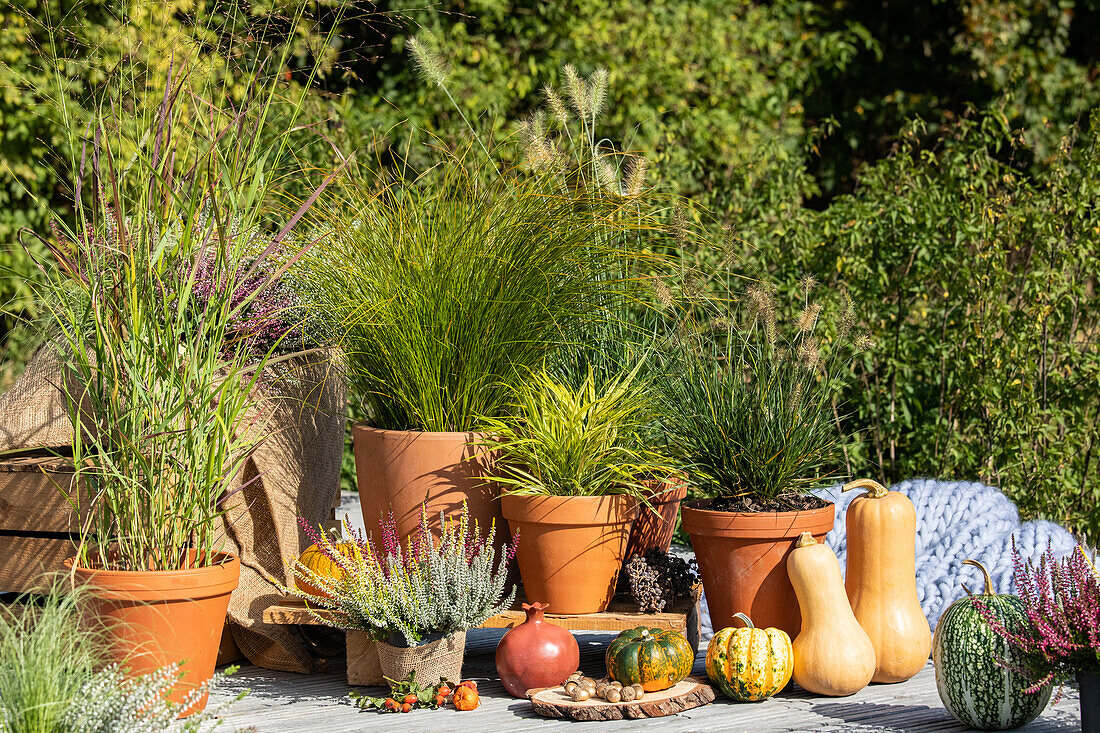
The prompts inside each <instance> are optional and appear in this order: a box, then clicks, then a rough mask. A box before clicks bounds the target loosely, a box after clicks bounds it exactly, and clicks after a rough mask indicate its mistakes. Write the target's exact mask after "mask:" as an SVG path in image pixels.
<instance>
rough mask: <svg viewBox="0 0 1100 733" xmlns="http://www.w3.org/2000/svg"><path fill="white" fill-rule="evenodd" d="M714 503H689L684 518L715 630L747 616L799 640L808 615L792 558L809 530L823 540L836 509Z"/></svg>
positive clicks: (817, 538) (815, 536) (681, 512)
mask: <svg viewBox="0 0 1100 733" xmlns="http://www.w3.org/2000/svg"><path fill="white" fill-rule="evenodd" d="M709 503H710V501H709V500H702V501H689V502H687V503H685V504H684V505H683V506H682V507H681V508H680V518H681V521H682V522H683V526H684V530H685V531H686V532H687V533H688V534H689V535H691V544H692V547H694V549H695V557H696V559H697V560H698V562H699V574H700V575H702V577H703V591H704V592H705V593H706V597H707V608H708V609H709V610H710V620H711V624H712V625H713V628H714V629H715V630H716V631H717V630H718V629H722V628H725V627H727V626H733V625H734V623H733V617H734V614H736V613H744V614H745V615H747V616H749V617H751V618H752V620H753V623H754V624H756V626H757V627H758V628H762V629H763V628H767V627H771V626H774V627H775V628H777V629H782V630H783V631H786V632H787V634H788V635H789V636H790V637H791V638H792V639H793V638H794V637H796V636H797V635H798V632H799V631H800V630H801V628H802V616H801V614H800V613H799V611H798V599H797V598H795V595H794V588H793V587H792V586H791V581H790V579H789V578H788V577H787V555H788V554H789V553H790V551H791V549H792V548H793V547H794V543H795V541H797V539H798V536H799V535H800V534H802V533H803V532H809V533H810V534H812V535H813V537H814V539H816V540H817V541H818V542H823V541H824V540H825V535H826V534H828V532H829V530H831V529H832V528H833V521H834V519H835V518H836V507H835V506H834V505H833V504H831V503H830V504H829V505H828V506H824V507H821V508H820V509H811V510H808V511H801V512H761V513H758V514H747V513H739V512H716V511H710V510H708V509H707V506H708V505H709Z"/></svg>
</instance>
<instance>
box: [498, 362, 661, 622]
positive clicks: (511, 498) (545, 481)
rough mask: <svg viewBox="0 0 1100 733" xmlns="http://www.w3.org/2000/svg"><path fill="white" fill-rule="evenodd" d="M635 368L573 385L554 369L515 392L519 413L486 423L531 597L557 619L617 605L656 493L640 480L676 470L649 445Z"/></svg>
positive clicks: (640, 384)
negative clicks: (644, 506)
mask: <svg viewBox="0 0 1100 733" xmlns="http://www.w3.org/2000/svg"><path fill="white" fill-rule="evenodd" d="M641 367H642V362H639V363H638V365H637V366H635V367H634V369H633V370H632V371H630V372H629V373H626V374H619V375H616V376H614V377H611V378H610V379H606V380H599V381H597V379H596V377H595V375H594V373H593V372H591V371H590V372H589V373H588V376H587V378H586V379H585V381H584V382H583V383H582V384H581V385H580V386H579V387H572V386H570V385H569V384H567V383H565V382H563V381H562V380H560V379H559V378H557V377H555V376H553V375H552V374H550V373H549V372H547V371H546V370H541V371H538V372H535V373H533V374H532V375H531V376H530V377H528V378H527V379H526V380H524V381H523V382H522V383H520V384H519V385H518V386H517V388H516V396H515V402H514V407H513V415H511V416H509V417H506V418H493V419H489V420H487V423H488V425H489V426H490V429H491V432H492V434H493V435H494V441H493V445H494V454H495V456H496V461H495V463H494V466H493V468H492V472H491V474H490V479H491V480H492V481H494V482H496V483H498V484H500V485H502V486H503V487H505V488H504V493H503V496H502V498H501V505H502V508H503V511H504V516H505V518H507V519H508V524H509V526H510V527H511V528H512V530H513V531H514V532H519V533H520V534H521V536H522V537H523V543H522V544H521V545H520V547H519V551H518V553H517V564H518V565H519V572H520V577H521V578H522V579H523V585H524V591H525V593H526V595H527V598H528V600H530V601H538V602H540V603H547V604H549V606H550V608H552V609H553V611H554V612H555V613H594V612H597V611H603V610H605V609H606V608H607V605H608V604H609V603H610V602H611V599H612V597H613V596H614V592H615V585H616V580H617V578H618V575H619V571H620V569H621V567H622V563H623V558H624V554H625V551H626V542H627V538H628V537H629V534H630V527H631V523H632V522H633V520H634V518H635V517H636V516H637V513H638V509H639V505H640V503H642V502H641V501H640V500H643V501H644V497H645V495H646V494H647V492H648V488H647V487H646V485H645V484H644V483H642V481H640V480H639V478H638V477H639V476H650V477H660V476H665V475H669V474H670V473H671V469H670V468H669V466H668V464H667V462H666V461H665V460H664V459H663V458H662V457H661V456H660V455H659V454H657V453H656V452H654V451H652V450H650V449H648V448H646V447H644V446H643V445H642V444H641V443H640V441H639V440H638V439H637V435H636V431H637V430H638V429H639V428H640V427H641V426H642V425H643V424H644V423H645V421H646V408H647V407H648V402H647V400H646V398H645V393H646V387H645V385H644V382H643V380H642V379H640V378H639V377H638V372H639V370H640V369H641Z"/></svg>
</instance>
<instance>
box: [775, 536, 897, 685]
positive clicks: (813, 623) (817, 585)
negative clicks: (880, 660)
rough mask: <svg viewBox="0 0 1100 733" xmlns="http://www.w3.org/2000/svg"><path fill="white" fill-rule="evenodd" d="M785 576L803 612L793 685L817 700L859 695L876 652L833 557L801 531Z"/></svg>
mask: <svg viewBox="0 0 1100 733" xmlns="http://www.w3.org/2000/svg"><path fill="white" fill-rule="evenodd" d="M787 575H789V576H790V578H791V585H793V586H794V593H795V595H796V596H797V597H798V607H799V609H801V611H802V630H801V631H800V632H799V633H798V636H797V637H795V640H794V643H793V644H792V649H793V650H794V674H793V677H794V681H795V682H797V683H798V685H799V686H800V687H802V688H803V689H806V690H809V691H810V692H813V693H815V694H818V695H830V696H833V697H843V696H845V695H851V694H853V693H855V692H859V691H860V690H862V689H863V688H864V687H866V686H867V683H868V682H870V681H871V676H872V675H874V673H875V649H874V647H873V646H871V640H870V639H869V638H867V632H865V631H864V630H863V628H862V627H861V626H860V625H859V623H858V622H857V621H856V617H855V616H854V615H853V614H852V608H851V606H849V605H848V596H847V595H845V593H844V582H843V581H842V580H841V578H840V562H839V561H838V560H837V559H836V555H835V554H833V551H832V550H830V549H829V548H828V547H826V546H825V545H820V544H818V543H817V540H815V539H814V538H813V535H811V534H810V533H809V532H803V533H802V536H801V537H799V538H798V543H797V544H796V545H795V548H794V549H793V550H791V554H790V555H788V556H787Z"/></svg>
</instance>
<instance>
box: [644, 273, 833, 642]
mask: <svg viewBox="0 0 1100 733" xmlns="http://www.w3.org/2000/svg"><path fill="white" fill-rule="evenodd" d="M811 287H812V282H809V281H807V282H806V283H805V284H804V292H805V295H806V298H807V301H806V303H805V307H804V308H803V310H802V313H801V315H800V316H799V317H798V319H797V323H796V324H795V326H796V328H795V333H794V335H793V336H790V337H784V336H782V335H781V334H780V324H779V323H778V319H777V316H776V308H777V305H776V303H775V300H774V298H773V296H772V295H771V293H770V292H769V291H768V290H766V289H764V288H763V287H759V286H758V287H754V288H750V289H749V291H748V292H747V298H746V301H747V303H746V306H745V312H744V313H729V312H727V311H726V309H725V303H723V304H722V305H723V311H722V312H720V313H719V314H718V315H717V317H715V318H713V319H712V320H710V321H709V322H708V323H706V324H704V325H700V326H698V327H692V326H691V324H686V325H684V324H682V325H681V327H680V328H678V329H676V330H675V332H674V334H673V335H672V336H671V337H670V341H669V342H668V344H666V345H667V346H668V348H667V349H665V351H666V352H667V353H666V361H665V365H664V368H663V369H662V370H661V371H660V374H661V377H660V384H659V394H660V397H659V400H658V404H659V405H660V410H661V412H660V414H661V418H662V420H663V427H664V431H665V435H666V438H667V440H668V443H669V446H670V448H671V449H672V450H673V451H674V453H675V455H676V456H677V457H678V458H679V459H680V460H681V461H682V462H683V464H684V465H686V466H689V468H688V475H689V478H690V481H691V483H692V485H693V487H694V489H695V492H696V494H697V495H701V496H702V498H700V499H696V500H694V501H690V502H687V503H685V504H684V505H683V506H682V507H681V521H682V524H683V527H684V530H685V531H686V532H687V533H688V535H690V537H691V542H692V546H693V547H694V549H695V554H696V557H697V559H698V563H699V571H700V574H701V575H702V579H703V588H704V592H705V594H706V598H707V604H708V608H709V610H710V615H711V620H712V623H713V624H714V628H716V629H717V628H724V627H727V626H733V625H734V619H735V616H736V614H738V613H745V614H747V615H749V616H750V617H751V618H752V619H753V621H754V622H755V623H756V624H757V626H760V627H775V628H779V629H782V630H784V631H786V632H787V633H788V635H790V636H792V637H794V636H796V635H797V634H798V631H799V628H800V623H801V622H800V616H799V610H798V602H797V600H796V598H795V595H794V590H793V588H792V586H791V582H790V580H789V579H788V577H787V570H786V558H787V555H788V554H789V553H790V551H791V549H792V548H793V546H794V543H795V541H796V540H797V539H798V537H799V535H801V534H802V533H803V532H809V533H810V534H811V535H812V536H813V537H814V538H816V539H817V540H818V541H821V540H823V539H824V537H825V534H826V533H827V532H828V531H829V530H830V529H831V528H832V526H833V519H834V515H835V512H834V507H833V505H832V504H831V503H829V502H826V501H823V500H822V499H819V498H817V497H816V496H814V495H813V494H812V493H811V491H812V490H813V489H814V488H816V487H818V486H820V485H822V483H823V482H824V481H826V480H827V478H828V477H829V471H830V469H831V468H832V466H833V464H834V461H835V459H836V457H837V453H838V435H837V428H836V425H835V424H834V413H833V398H834V394H835V389H836V383H835V379H834V378H833V377H834V375H835V367H836V361H837V360H838V354H840V353H841V351H842V348H843V347H842V346H841V345H839V344H843V342H844V341H845V339H846V336H847V332H848V330H849V328H850V324H851V320H852V319H851V315H850V313H851V308H850V305H847V306H846V308H845V314H844V316H843V317H842V320H841V327H840V329H839V330H838V332H837V333H835V334H833V338H834V340H833V343H834V346H833V348H832V349H831V350H830V351H829V353H827V354H823V353H822V348H821V342H820V341H819V338H820V334H819V333H818V331H819V330H820V329H819V323H818V322H819V320H820V315H821V306H820V305H819V304H815V303H811V302H809V300H808V297H809V291H810V288H811ZM704 326H705V327H704Z"/></svg>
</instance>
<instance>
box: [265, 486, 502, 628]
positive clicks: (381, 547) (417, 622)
mask: <svg viewBox="0 0 1100 733" xmlns="http://www.w3.org/2000/svg"><path fill="white" fill-rule="evenodd" d="M301 524H302V529H303V530H304V531H305V533H306V534H307V535H308V536H309V538H310V540H311V541H312V542H314V543H315V544H316V545H317V546H318V547H319V548H320V549H321V551H322V552H323V553H324V554H325V555H327V556H328V557H329V558H330V559H331V560H332V561H333V562H335V563H336V564H337V565H338V566H339V568H340V571H341V572H340V573H338V574H337V577H330V576H326V575H321V574H318V573H316V572H314V571H313V570H311V569H309V568H303V567H301V566H300V565H298V564H297V563H295V565H294V566H293V567H292V569H291V571H292V573H293V575H294V577H295V578H298V579H300V580H302V581H304V582H305V583H307V584H309V585H312V586H313V587H315V588H318V589H320V590H321V591H323V592H324V593H326V594H327V595H314V594H309V593H303V592H302V591H300V590H297V589H294V590H291V589H285V590H286V591H287V592H293V593H296V594H297V595H299V596H302V597H303V598H305V599H306V600H308V601H309V602H310V604H312V605H316V606H318V607H320V608H324V609H329V610H331V611H333V612H335V615H336V620H335V621H333V620H330V619H328V618H326V617H324V616H321V615H318V614H315V615H316V616H317V618H318V620H320V621H322V622H323V623H325V624H328V625H331V626H336V627H339V628H349V629H362V630H365V631H370V632H372V633H373V634H374V635H375V636H376V637H377V638H378V639H379V640H382V641H387V642H388V643H390V644H393V645H395V646H416V645H417V644H419V643H421V642H422V641H424V640H425V638H426V637H427V636H429V635H443V636H446V635H447V634H451V633H453V632H456V631H465V630H466V629H470V628H474V627H476V626H480V625H481V624H482V623H483V622H484V621H485V620H486V619H488V618H490V617H491V616H494V615H496V614H498V613H500V612H501V611H503V610H504V609H507V608H509V607H510V606H511V605H512V601H513V600H514V598H515V594H516V589H515V586H513V587H512V588H511V590H509V591H507V592H506V591H505V586H506V584H507V579H508V563H510V562H511V561H512V558H513V557H514V556H515V548H516V542H517V541H518V536H516V537H513V539H512V543H511V545H507V544H506V545H504V546H503V547H502V548H501V549H500V550H499V551H498V550H497V548H496V547H495V546H494V544H493V541H494V539H495V536H496V526H495V524H494V525H492V526H490V527H489V531H488V532H487V533H486V534H484V535H483V534H482V533H481V529H480V528H479V527H478V524H477V522H476V521H475V522H472V523H471V522H470V515H469V509H468V508H467V506H466V503H465V502H463V505H462V512H461V513H460V514H459V515H457V516H453V517H450V518H448V517H446V516H445V515H444V513H443V512H440V529H439V531H438V534H436V533H433V531H432V529H431V528H430V527H429V524H428V512H427V507H426V506H425V507H422V508H421V513H420V526H419V527H418V528H417V530H416V532H414V533H413V534H412V535H410V536H409V537H408V538H407V543H406V544H405V545H404V546H403V545H402V544H401V539H400V536H399V535H398V533H397V524H396V522H395V521H394V519H393V516H392V514H391V516H390V517H389V519H388V520H383V521H381V522H380V530H381V531H380V532H379V534H378V535H377V539H376V540H374V541H372V540H371V538H370V537H363V536H362V535H361V534H360V533H358V532H356V531H354V530H352V529H350V528H349V527H348V526H347V525H346V524H345V526H344V531H345V534H346V535H347V536H349V537H352V538H353V539H352V540H351V541H350V548H348V547H346V546H345V547H337V542H336V541H335V540H334V539H332V538H331V537H329V536H328V534H326V533H324V532H318V531H317V530H316V529H314V528H313V527H312V526H310V525H309V524H307V523H305V522H302V523H301Z"/></svg>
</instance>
